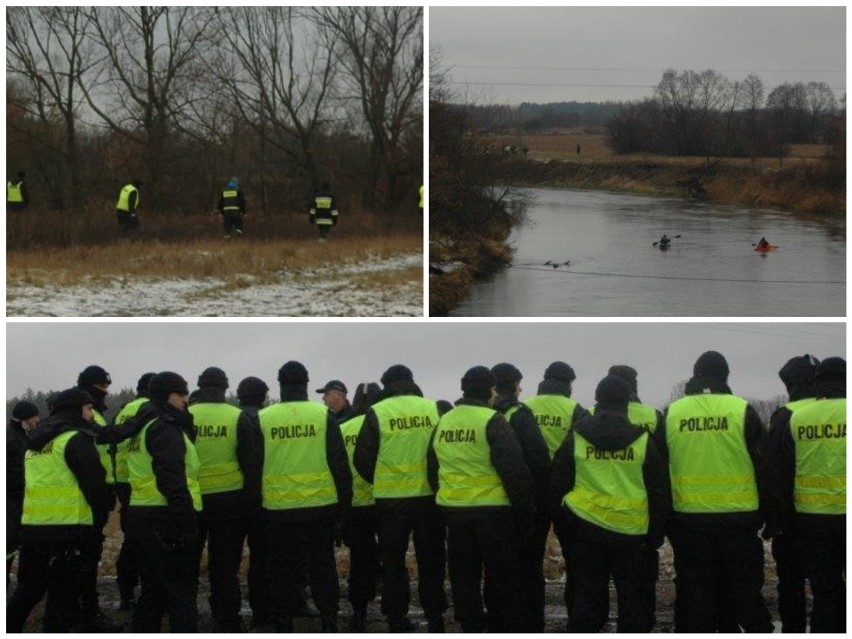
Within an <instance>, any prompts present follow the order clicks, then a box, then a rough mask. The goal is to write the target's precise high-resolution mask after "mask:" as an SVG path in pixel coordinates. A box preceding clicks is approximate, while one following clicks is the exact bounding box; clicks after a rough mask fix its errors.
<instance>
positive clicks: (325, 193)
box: [310, 182, 337, 242]
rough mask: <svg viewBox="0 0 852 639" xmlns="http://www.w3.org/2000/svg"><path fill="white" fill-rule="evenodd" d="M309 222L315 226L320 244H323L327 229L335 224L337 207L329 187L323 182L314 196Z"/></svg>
mask: <svg viewBox="0 0 852 639" xmlns="http://www.w3.org/2000/svg"><path fill="white" fill-rule="evenodd" d="M310 222H311V224H316V227H317V230H319V241H320V242H325V237H326V235H328V231H329V229H331V227H332V226H335V225H336V224H337V205H336V204H335V202H334V197H333V196H332V195H331V187H330V186H329V185H328V182H323V184H322V186H321V187H320V190H319V191H317V194H316V195H315V196H314V202H313V206H311V210H310Z"/></svg>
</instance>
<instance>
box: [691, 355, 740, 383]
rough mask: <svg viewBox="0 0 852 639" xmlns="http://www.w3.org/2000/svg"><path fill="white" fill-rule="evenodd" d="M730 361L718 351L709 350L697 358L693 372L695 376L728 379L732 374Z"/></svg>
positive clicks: (725, 380) (723, 380)
mask: <svg viewBox="0 0 852 639" xmlns="http://www.w3.org/2000/svg"><path fill="white" fill-rule="evenodd" d="M730 372H731V371H730V369H729V368H728V361H727V360H726V359H725V356H724V355H722V354H721V353H718V352H716V351H707V352H706V353H702V354H701V356H700V357H699V358H698V359H697V360H695V366H693V368H692V374H693V375H694V376H695V377H711V378H713V379H718V380H719V381H722V382H727V381H728V375H729V374H730Z"/></svg>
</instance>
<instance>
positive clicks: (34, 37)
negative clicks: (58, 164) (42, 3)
mask: <svg viewBox="0 0 852 639" xmlns="http://www.w3.org/2000/svg"><path fill="white" fill-rule="evenodd" d="M88 22H89V19H88V16H87V14H86V13H85V11H84V10H83V8H82V7H10V8H7V9H6V72H7V73H8V74H10V75H11V76H13V77H17V78H19V79H20V81H21V82H22V83H23V86H25V87H26V90H27V93H28V94H29V96H30V98H31V99H30V101H29V104H31V105H32V109H31V113H30V115H32V116H34V117H36V118H37V119H38V120H39V122H41V123H42V125H43V127H42V130H43V132H44V133H43V135H42V136H40V139H39V143H40V144H43V145H45V146H47V147H48V148H50V149H51V150H53V151H54V152H56V153H57V154H58V155H59V156H60V157H62V159H63V161H64V164H65V168H66V173H65V175H60V176H58V178H57V179H56V184H55V190H56V191H57V197H56V198H55V199H56V200H57V201H58V203H59V205H60V207H63V206H64V204H65V198H64V197H63V194H64V192H65V190H66V187H68V186H70V195H71V198H70V200H71V204H72V206H74V207H78V206H80V205H81V204H82V203H83V200H84V192H83V180H82V175H81V171H82V169H81V164H80V152H79V146H78V136H77V118H78V110H79V107H80V103H81V100H82V97H81V96H80V95H79V92H78V89H77V83H78V80H79V78H80V76H81V75H82V74H84V73H85V72H86V71H88V69H89V68H90V67H91V66H92V65H93V64H94V62H95V57H94V55H93V52H92V49H91V47H90V46H88V43H87V41H86V40H87V28H88ZM19 106H20V105H19ZM57 121H59V122H61V123H62V136H61V138H60V139H51V136H50V132H51V131H52V130H53V129H52V128H51V127H50V126H49V125H51V124H53V123H54V122H57ZM47 177H48V179H50V177H52V176H50V175H48V176H47Z"/></svg>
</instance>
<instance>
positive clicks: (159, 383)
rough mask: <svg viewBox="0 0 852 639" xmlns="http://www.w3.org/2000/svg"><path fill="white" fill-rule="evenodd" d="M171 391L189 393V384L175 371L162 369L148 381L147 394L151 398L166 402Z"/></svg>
mask: <svg viewBox="0 0 852 639" xmlns="http://www.w3.org/2000/svg"><path fill="white" fill-rule="evenodd" d="M172 393H177V394H178V395H187V394H189V386H188V385H187V383H186V380H185V379H184V378H183V377H181V376H180V375H178V374H177V373H172V372H171V371H163V372H162V373H157V374H156V375H154V376H153V377H152V378H151V381H150V382H148V394H149V395H150V396H151V399H153V400H158V401H163V402H166V401H168V400H169V395H171V394H172Z"/></svg>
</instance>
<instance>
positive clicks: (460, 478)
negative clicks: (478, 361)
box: [433, 406, 510, 507]
mask: <svg viewBox="0 0 852 639" xmlns="http://www.w3.org/2000/svg"><path fill="white" fill-rule="evenodd" d="M496 413H497V411H495V410H492V409H490V408H484V407H482V406H456V407H455V408H454V409H452V410H451V411H448V412H447V413H446V414H445V415H443V416H442V417H441V421H440V422H438V428H437V430H436V431H435V439H434V441H433V446H434V449H435V456H436V457H437V458H438V463H439V465H440V466H439V469H438V486H439V488H438V495H437V497H436V499H435V501H436V503H437V504H438V505H439V506H449V507H454V506H461V507H469V506H509V505H510V502H509V496H508V495H507V494H506V490H505V489H504V488H503V482H502V480H501V479H500V476H499V475H498V474H497V470H496V469H495V468H494V464H492V463H491V446H490V445H489V444H488V439H487V438H486V436H485V426H486V424H488V421H489V420H490V419H491V418H492V417H494V415H495V414H496Z"/></svg>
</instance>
